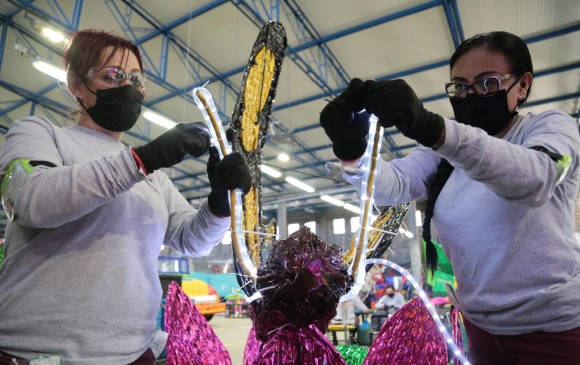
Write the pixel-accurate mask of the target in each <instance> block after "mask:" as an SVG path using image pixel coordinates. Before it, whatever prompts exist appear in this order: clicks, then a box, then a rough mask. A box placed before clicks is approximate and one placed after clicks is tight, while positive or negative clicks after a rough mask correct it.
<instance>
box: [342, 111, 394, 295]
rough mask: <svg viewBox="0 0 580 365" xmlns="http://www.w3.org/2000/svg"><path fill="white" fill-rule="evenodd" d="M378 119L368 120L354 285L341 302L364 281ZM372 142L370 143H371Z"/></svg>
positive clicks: (380, 135) (378, 143) (379, 131)
mask: <svg viewBox="0 0 580 365" xmlns="http://www.w3.org/2000/svg"><path fill="white" fill-rule="evenodd" d="M378 121H379V120H378V118H377V117H376V116H375V115H371V116H370V118H369V124H370V125H369V137H368V142H369V143H367V148H366V150H365V154H364V155H363V159H364V163H363V165H362V168H363V180H362V181H363V183H362V189H361V190H362V197H361V201H360V219H359V222H360V227H359V229H358V234H357V235H356V236H355V240H354V243H353V245H354V248H355V256H354V259H353V260H352V262H351V264H350V266H349V268H348V270H349V273H350V274H351V275H352V276H353V278H354V283H353V285H352V287H351V289H350V291H349V292H348V293H347V294H345V295H343V296H342V297H341V301H344V300H348V299H352V298H354V297H355V296H356V295H358V293H359V291H360V289H361V287H362V286H363V284H364V280H365V275H366V271H365V265H361V264H360V263H361V261H364V260H365V259H366V256H367V240H368V232H369V229H368V227H369V226H370V224H369V222H368V220H369V216H370V214H371V212H372V208H373V205H374V189H375V170H376V167H377V160H378V158H379V156H380V153H379V152H380V148H381V144H382V141H383V131H384V130H383V127H381V125H380V124H379V123H378ZM371 141H372V143H371Z"/></svg>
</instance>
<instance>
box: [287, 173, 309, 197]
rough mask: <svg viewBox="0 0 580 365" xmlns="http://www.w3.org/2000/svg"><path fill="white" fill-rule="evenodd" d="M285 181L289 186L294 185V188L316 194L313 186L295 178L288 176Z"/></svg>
mask: <svg viewBox="0 0 580 365" xmlns="http://www.w3.org/2000/svg"><path fill="white" fill-rule="evenodd" d="M284 180H286V182H287V183H288V184H292V185H294V186H296V187H298V188H300V189H302V190H304V191H306V192H309V193H314V192H315V191H316V190H315V189H314V188H313V187H312V186H310V185H308V184H305V183H303V182H302V181H300V180H298V179H296V178H293V177H292V176H287V177H286V179H284Z"/></svg>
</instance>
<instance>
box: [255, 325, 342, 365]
mask: <svg viewBox="0 0 580 365" xmlns="http://www.w3.org/2000/svg"><path fill="white" fill-rule="evenodd" d="M325 364H327V365H346V362H345V361H344V358H343V357H342V355H340V353H339V352H338V350H336V348H334V346H333V345H332V344H331V343H330V341H328V339H327V338H326V337H325V336H324V334H323V333H322V332H320V330H319V329H318V328H317V327H316V326H314V325H310V326H308V327H297V326H296V325H293V324H288V325H287V326H285V327H283V328H281V329H279V330H278V331H277V332H276V334H275V335H274V337H272V339H271V340H270V341H268V342H267V343H266V344H264V347H263V349H262V351H261V352H260V353H259V355H258V357H257V358H256V360H255V361H254V363H253V364H252V365H325Z"/></svg>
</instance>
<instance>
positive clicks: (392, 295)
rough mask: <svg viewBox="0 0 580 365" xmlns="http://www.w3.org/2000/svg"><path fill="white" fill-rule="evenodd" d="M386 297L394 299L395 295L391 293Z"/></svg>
mask: <svg viewBox="0 0 580 365" xmlns="http://www.w3.org/2000/svg"><path fill="white" fill-rule="evenodd" d="M387 295H388V296H389V298H392V297H394V296H395V293H392V294H387Z"/></svg>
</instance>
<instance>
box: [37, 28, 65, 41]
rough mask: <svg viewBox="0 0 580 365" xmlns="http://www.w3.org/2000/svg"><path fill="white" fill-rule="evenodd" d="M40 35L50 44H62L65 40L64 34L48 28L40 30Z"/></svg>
mask: <svg viewBox="0 0 580 365" xmlns="http://www.w3.org/2000/svg"><path fill="white" fill-rule="evenodd" d="M42 35H43V36H45V37H46V38H47V39H48V40H49V41H51V42H52V43H62V42H64V41H65V39H66V37H65V36H64V34H62V33H61V32H59V31H58V30H54V29H52V28H50V27H44V28H42Z"/></svg>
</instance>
